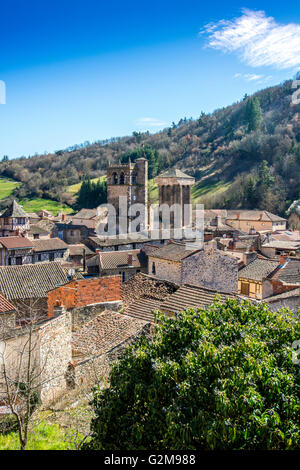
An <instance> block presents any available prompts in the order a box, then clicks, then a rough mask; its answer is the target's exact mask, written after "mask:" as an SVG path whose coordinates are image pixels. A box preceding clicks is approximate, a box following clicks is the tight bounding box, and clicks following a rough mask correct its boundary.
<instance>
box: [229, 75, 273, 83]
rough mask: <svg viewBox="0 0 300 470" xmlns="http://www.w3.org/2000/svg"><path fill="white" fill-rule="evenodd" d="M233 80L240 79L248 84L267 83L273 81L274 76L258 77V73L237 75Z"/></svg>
mask: <svg viewBox="0 0 300 470" xmlns="http://www.w3.org/2000/svg"><path fill="white" fill-rule="evenodd" d="M233 78H240V79H243V80H246V81H247V82H254V81H255V82H257V83H266V82H268V81H269V80H271V78H272V75H267V76H266V75H258V74H256V73H235V74H234V75H233Z"/></svg>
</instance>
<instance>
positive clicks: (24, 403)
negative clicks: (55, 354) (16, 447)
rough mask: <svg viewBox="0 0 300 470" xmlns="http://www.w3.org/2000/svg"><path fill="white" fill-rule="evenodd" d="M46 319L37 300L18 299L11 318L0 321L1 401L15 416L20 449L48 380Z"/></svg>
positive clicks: (22, 448)
mask: <svg viewBox="0 0 300 470" xmlns="http://www.w3.org/2000/svg"><path fill="white" fill-rule="evenodd" d="M45 320H46V317H45V314H42V313H41V307H40V305H39V300H29V301H27V302H26V301H24V302H20V306H19V307H18V308H17V309H16V314H15V318H14V319H13V318H11V317H10V318H8V317H4V318H2V319H1V322H0V402H1V403H2V405H4V406H5V407H6V408H7V410H9V411H10V413H11V414H12V415H13V416H14V417H15V419H16V424H17V430H18V437H19V442H20V448H21V450H25V449H26V446H27V444H28V438H29V430H30V422H31V417H32V413H33V411H34V409H35V408H36V406H37V405H38V404H39V403H40V396H41V391H42V388H43V386H44V385H45V383H47V382H49V377H45V374H44V370H45V367H46V362H47V354H46V355H44V356H43V361H42V362H43V363H41V357H40V334H39V327H40V325H41V324H42V323H43V322H45ZM50 346H51V345H49V347H50Z"/></svg>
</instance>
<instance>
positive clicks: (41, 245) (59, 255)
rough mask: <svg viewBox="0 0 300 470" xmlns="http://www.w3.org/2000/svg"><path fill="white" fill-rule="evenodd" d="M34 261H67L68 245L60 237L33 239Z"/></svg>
mask: <svg viewBox="0 0 300 470" xmlns="http://www.w3.org/2000/svg"><path fill="white" fill-rule="evenodd" d="M32 244H33V261H32V262H33V263H43V262H47V261H66V260H67V259H68V257H69V248H68V245H67V244H66V243H65V242H64V241H63V240H60V238H48V239H44V240H33V242H32Z"/></svg>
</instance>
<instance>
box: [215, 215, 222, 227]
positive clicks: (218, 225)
mask: <svg viewBox="0 0 300 470" xmlns="http://www.w3.org/2000/svg"><path fill="white" fill-rule="evenodd" d="M216 219H217V228H219V227H221V225H222V217H221V216H220V215H217V217H216Z"/></svg>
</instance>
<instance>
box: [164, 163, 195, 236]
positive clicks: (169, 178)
mask: <svg viewBox="0 0 300 470" xmlns="http://www.w3.org/2000/svg"><path fill="white" fill-rule="evenodd" d="M155 181H156V183H157V185H158V190H159V205H160V206H161V205H163V204H164V205H166V206H167V207H168V208H171V207H172V206H173V204H178V205H180V206H181V211H180V214H179V220H175V218H174V212H171V214H170V226H171V228H173V227H174V228H181V227H184V226H189V225H191V223H192V207H191V187H192V185H193V184H194V183H195V179H194V178H192V177H191V176H189V175H186V174H185V173H183V172H182V171H180V170H177V169H173V168H172V169H169V170H167V171H164V172H163V173H161V174H160V175H159V176H157V177H156V178H155ZM185 205H186V209H185ZM161 218H162V221H161V222H162V225H161V227H162V228H163V227H164V216H163V214H162V215H161ZM167 226H168V225H167ZM166 228H167V227H166Z"/></svg>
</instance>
